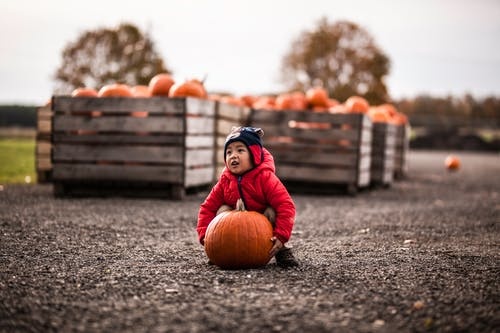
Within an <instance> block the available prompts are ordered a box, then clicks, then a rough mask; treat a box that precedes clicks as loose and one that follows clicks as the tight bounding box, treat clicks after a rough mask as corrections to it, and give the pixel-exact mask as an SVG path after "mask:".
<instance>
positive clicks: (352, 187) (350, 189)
mask: <svg viewBox="0 0 500 333" xmlns="http://www.w3.org/2000/svg"><path fill="white" fill-rule="evenodd" d="M345 191H346V193H347V194H348V195H351V196H355V195H356V194H357V193H358V187H357V186H356V184H347V185H346V189H345Z"/></svg>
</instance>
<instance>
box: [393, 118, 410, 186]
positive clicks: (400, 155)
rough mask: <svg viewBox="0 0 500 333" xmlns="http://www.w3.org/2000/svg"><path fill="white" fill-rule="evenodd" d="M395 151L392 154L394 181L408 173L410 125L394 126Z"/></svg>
mask: <svg viewBox="0 0 500 333" xmlns="http://www.w3.org/2000/svg"><path fill="white" fill-rule="evenodd" d="M395 149H396V151H395V153H394V179H402V178H404V177H405V176H406V174H407V173H408V153H409V150H410V125H399V126H396V148H395Z"/></svg>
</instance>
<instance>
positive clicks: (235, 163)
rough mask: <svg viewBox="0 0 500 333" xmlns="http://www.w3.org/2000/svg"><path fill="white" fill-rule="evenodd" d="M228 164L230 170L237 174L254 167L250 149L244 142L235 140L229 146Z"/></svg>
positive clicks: (227, 150)
mask: <svg viewBox="0 0 500 333" xmlns="http://www.w3.org/2000/svg"><path fill="white" fill-rule="evenodd" d="M226 164H227V167H228V168H229V171H231V172H232V173H234V174H236V175H241V174H243V173H245V172H247V171H248V170H250V169H252V167H253V165H252V161H251V157H250V151H249V150H248V148H247V146H246V145H245V144H244V143H243V142H240V141H235V142H231V143H230V144H229V145H228V146H227V149H226Z"/></svg>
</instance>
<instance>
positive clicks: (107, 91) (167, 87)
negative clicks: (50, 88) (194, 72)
mask: <svg viewBox="0 0 500 333" xmlns="http://www.w3.org/2000/svg"><path fill="white" fill-rule="evenodd" d="M71 96H73V97H153V96H163V97H188V96H191V97H197V98H207V96H208V95H207V91H206V90H205V87H204V86H203V82H202V81H200V80H197V79H189V80H185V81H183V82H175V81H174V79H173V78H172V76H171V75H170V74H167V73H160V74H157V75H155V76H154V77H153V78H152V79H151V80H150V81H149V85H147V86H146V85H136V86H132V87H131V86H129V85H127V84H122V83H112V84H107V85H105V86H103V87H102V88H101V89H99V91H97V90H95V89H92V88H76V89H75V90H73V92H72V93H71Z"/></svg>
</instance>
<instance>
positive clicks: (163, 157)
mask: <svg viewBox="0 0 500 333" xmlns="http://www.w3.org/2000/svg"><path fill="white" fill-rule="evenodd" d="M182 150H183V149H182V147H172V146H164V147H155V146H115V145H99V146H95V145H74V144H73V145H70V144H60V145H57V146H54V148H53V159H54V161H55V162H59V161H71V162H91V161H113V162H140V163H179V164H180V163H182V161H183V155H182Z"/></svg>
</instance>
